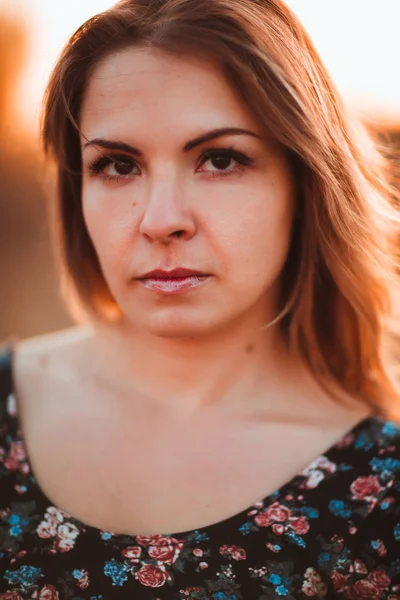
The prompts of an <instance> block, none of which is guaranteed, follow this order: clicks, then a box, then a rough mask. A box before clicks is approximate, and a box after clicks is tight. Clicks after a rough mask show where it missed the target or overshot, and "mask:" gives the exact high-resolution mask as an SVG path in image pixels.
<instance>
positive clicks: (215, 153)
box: [201, 150, 252, 175]
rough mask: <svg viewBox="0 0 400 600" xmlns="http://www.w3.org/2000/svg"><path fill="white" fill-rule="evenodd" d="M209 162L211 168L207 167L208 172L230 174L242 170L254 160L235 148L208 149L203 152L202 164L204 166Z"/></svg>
mask: <svg viewBox="0 0 400 600" xmlns="http://www.w3.org/2000/svg"><path fill="white" fill-rule="evenodd" d="M207 163H208V164H209V166H210V167H211V168H207V169H206V172H211V173H216V174H221V175H224V174H226V175H228V174H229V173H232V172H237V171H238V170H242V169H243V168H244V167H246V166H248V165H250V164H251V163H252V160H251V159H250V158H248V157H247V156H245V155H244V154H242V153H241V152H236V151H234V150H208V151H207V152H205V153H204V154H203V157H202V161H201V166H202V167H204V165H206V164H207ZM202 171H203V169H202Z"/></svg>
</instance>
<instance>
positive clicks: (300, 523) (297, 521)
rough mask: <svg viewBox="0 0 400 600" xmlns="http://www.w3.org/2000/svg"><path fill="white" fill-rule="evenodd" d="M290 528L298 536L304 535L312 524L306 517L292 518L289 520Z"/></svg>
mask: <svg viewBox="0 0 400 600" xmlns="http://www.w3.org/2000/svg"><path fill="white" fill-rule="evenodd" d="M289 527H291V528H292V529H293V530H294V531H295V532H296V533H297V534H298V535H304V534H305V533H307V531H308V530H309V529H310V524H309V523H308V521H307V519H306V518H305V517H292V518H290V519H289Z"/></svg>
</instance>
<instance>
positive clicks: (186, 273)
mask: <svg viewBox="0 0 400 600" xmlns="http://www.w3.org/2000/svg"><path fill="white" fill-rule="evenodd" d="M205 275H207V273H202V272H201V271H195V270H193V269H181V268H178V269H172V270H171V271H165V270H164V269H155V270H154V271H149V272H148V273H145V274H144V275H141V276H140V277H138V278H137V279H150V278H153V277H154V278H156V277H159V278H160V279H173V278H174V277H176V278H178V277H196V276H197V277H201V276H203V277H204V276H205Z"/></svg>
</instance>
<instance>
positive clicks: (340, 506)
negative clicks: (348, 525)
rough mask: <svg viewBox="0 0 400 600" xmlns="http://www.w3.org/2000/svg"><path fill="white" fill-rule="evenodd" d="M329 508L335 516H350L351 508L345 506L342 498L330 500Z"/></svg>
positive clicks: (344, 517)
mask: <svg viewBox="0 0 400 600" xmlns="http://www.w3.org/2000/svg"><path fill="white" fill-rule="evenodd" d="M329 510H330V511H331V513H333V514H334V515H335V517H343V519H348V518H349V517H351V510H350V509H349V508H346V507H345V504H344V502H343V500H331V501H330V502H329Z"/></svg>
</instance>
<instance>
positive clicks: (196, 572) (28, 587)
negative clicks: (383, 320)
mask: <svg viewBox="0 0 400 600" xmlns="http://www.w3.org/2000/svg"><path fill="white" fill-rule="evenodd" d="M0 406H3V418H2V420H1V422H0V600H27V599H32V600H63V599H67V598H68V599H72V600H118V599H125V598H126V599H128V598H129V599H131V598H135V600H136V599H138V600H187V599H191V600H273V599H278V598H284V599H287V600H298V599H305V598H315V599H328V600H329V599H330V598H339V599H344V600H357V599H367V598H369V599H373V600H380V599H382V600H400V503H399V498H400V426H399V425H398V424H397V423H394V422H391V421H385V420H383V419H380V418H378V417H376V418H373V417H370V418H367V419H365V420H364V421H362V422H361V423H359V424H358V425H357V426H356V427H354V428H353V429H352V431H350V432H348V433H347V434H346V435H345V436H343V437H342V439H340V440H339V441H338V442H337V443H336V444H335V445H334V446H332V447H331V448H330V449H328V450H327V451H326V452H325V453H324V454H323V455H321V456H319V457H317V458H316V459H315V460H314V461H312V462H311V463H310V464H309V465H308V466H307V467H306V468H305V469H304V470H303V471H302V472H301V473H299V474H298V475H296V476H295V477H293V478H292V479H291V480H290V481H289V482H287V483H286V484H285V485H284V486H282V487H281V488H280V489H279V490H277V491H275V492H274V493H272V494H269V495H268V496H267V497H266V498H264V499H263V500H261V501H259V502H255V503H254V505H253V506H251V507H249V508H248V509H247V510H245V511H242V512H241V513H239V514H237V515H234V516H233V517H230V518H228V519H226V520H224V521H221V522H219V523H216V524H213V525H211V526H209V527H203V528H200V529H197V530H193V531H189V532H183V533H178V534H176V533H171V534H161V535H151V536H132V535H121V534H114V533H112V532H109V531H102V530H99V529H96V528H94V527H90V526H88V525H85V524H84V523H82V522H80V521H79V520H77V519H75V518H74V517H73V516H71V515H69V514H68V513H66V512H65V511H62V510H60V509H59V508H57V507H56V506H53V505H52V503H51V502H50V501H49V500H48V499H47V498H46V496H45V494H44V493H43V491H42V490H41V489H40V487H39V486H38V484H37V483H36V481H35V478H34V476H33V474H32V469H31V466H30V463H29V458H28V456H27V453H26V449H25V445H24V441H23V437H22V433H21V428H20V425H19V421H18V415H17V414H16V410H15V397H14V394H13V390H12V389H10V390H9V391H8V393H7V394H6V396H5V397H4V398H0Z"/></svg>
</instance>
